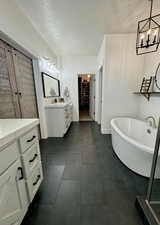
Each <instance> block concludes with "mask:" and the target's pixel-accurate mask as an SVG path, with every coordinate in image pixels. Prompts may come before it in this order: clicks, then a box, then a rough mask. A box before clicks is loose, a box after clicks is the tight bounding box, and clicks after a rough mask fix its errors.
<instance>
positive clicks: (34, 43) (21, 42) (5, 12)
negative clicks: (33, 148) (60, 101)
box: [0, 0, 56, 138]
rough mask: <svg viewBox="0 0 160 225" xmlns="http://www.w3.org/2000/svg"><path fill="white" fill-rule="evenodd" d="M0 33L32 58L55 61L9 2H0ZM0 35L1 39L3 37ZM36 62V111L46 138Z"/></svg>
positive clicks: (40, 84)
mask: <svg viewBox="0 0 160 225" xmlns="http://www.w3.org/2000/svg"><path fill="white" fill-rule="evenodd" d="M0 31H1V32H3V33H4V34H5V35H7V36H8V37H9V39H11V42H12V41H13V42H16V43H17V44H18V46H20V47H22V48H24V49H26V50H27V51H28V52H29V53H31V55H33V56H34V57H47V58H50V59H51V60H53V62H55V61H56V55H55V53H54V52H53V51H52V50H51V49H50V48H49V46H48V44H47V43H46V42H45V41H44V39H43V38H42V37H41V36H40V34H39V33H37V31H36V30H35V29H34V27H33V26H32V24H31V23H30V22H29V20H28V19H27V18H26V17H25V15H24V14H23V13H22V12H21V10H20V9H19V8H17V6H16V5H15V3H14V2H13V1H10V0H0ZM3 33H2V34H0V37H1V38H4V35H3ZM7 39H8V38H7ZM40 72H41V71H40V68H39V64H38V60H36V58H35V59H34V75H35V81H36V93H37V99H38V109H39V116H40V124H41V135H42V137H43V138H46V137H47V133H46V123H45V113H44V107H43V106H44V105H43V103H44V101H43V90H42V82H41V74H40Z"/></svg>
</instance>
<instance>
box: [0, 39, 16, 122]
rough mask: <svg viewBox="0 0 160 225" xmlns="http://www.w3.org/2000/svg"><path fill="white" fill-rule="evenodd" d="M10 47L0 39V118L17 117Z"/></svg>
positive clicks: (14, 80)
mask: <svg viewBox="0 0 160 225" xmlns="http://www.w3.org/2000/svg"><path fill="white" fill-rule="evenodd" d="M13 66H14V65H13V58H12V53H11V47H9V46H8V45H7V44H5V43H4V42H3V41H1V40H0V118H1V119H2V118H18V117H20V109H19V103H18V96H17V95H16V94H15V93H16V92H17V86H16V79H15V73H14V67H13Z"/></svg>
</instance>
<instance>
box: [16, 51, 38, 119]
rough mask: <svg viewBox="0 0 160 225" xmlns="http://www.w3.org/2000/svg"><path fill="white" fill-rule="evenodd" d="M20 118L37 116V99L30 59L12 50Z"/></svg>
mask: <svg viewBox="0 0 160 225" xmlns="http://www.w3.org/2000/svg"><path fill="white" fill-rule="evenodd" d="M12 52H13V60H14V66H15V73H16V80H17V87H18V95H19V103H20V109H21V115H22V118H37V117H38V111H37V101H36V92H35V85H34V74H33V64H32V60H31V59H30V58H28V57H27V56H25V55H23V54H22V53H20V52H19V51H17V50H12Z"/></svg>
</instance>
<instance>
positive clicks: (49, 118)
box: [45, 102, 73, 137]
mask: <svg viewBox="0 0 160 225" xmlns="http://www.w3.org/2000/svg"><path fill="white" fill-rule="evenodd" d="M45 113H46V123H47V131H48V137H63V136H64V135H65V134H66V132H67V130H68V128H69V127H70V124H71V122H72V115H73V105H72V103H71V102H68V103H67V102H66V103H54V104H46V105H45Z"/></svg>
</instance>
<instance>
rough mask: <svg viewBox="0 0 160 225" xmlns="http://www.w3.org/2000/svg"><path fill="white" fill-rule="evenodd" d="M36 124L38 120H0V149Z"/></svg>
mask: <svg viewBox="0 0 160 225" xmlns="http://www.w3.org/2000/svg"><path fill="white" fill-rule="evenodd" d="M38 124H39V119H0V147H2V146H3V145H5V144H7V143H8V142H10V141H12V140H14V139H16V138H17V137H19V136H20V135H22V134H24V133H25V132H27V131H28V130H30V129H32V128H33V127H34V126H37V125H38Z"/></svg>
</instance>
